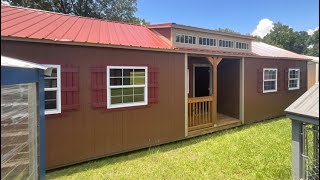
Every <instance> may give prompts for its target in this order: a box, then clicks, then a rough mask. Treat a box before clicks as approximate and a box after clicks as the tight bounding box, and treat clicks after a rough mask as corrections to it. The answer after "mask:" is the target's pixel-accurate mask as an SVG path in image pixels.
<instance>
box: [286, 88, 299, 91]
mask: <svg viewBox="0 0 320 180" xmlns="http://www.w3.org/2000/svg"><path fill="white" fill-rule="evenodd" d="M299 89H300V88H291V89H290V88H289V89H288V90H289V91H294V90H299Z"/></svg>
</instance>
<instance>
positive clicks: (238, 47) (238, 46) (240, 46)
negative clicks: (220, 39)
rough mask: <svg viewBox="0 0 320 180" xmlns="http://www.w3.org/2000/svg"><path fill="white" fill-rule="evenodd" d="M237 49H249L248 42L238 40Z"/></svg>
mask: <svg viewBox="0 0 320 180" xmlns="http://www.w3.org/2000/svg"><path fill="white" fill-rule="evenodd" d="M236 48H237V49H249V44H248V43H242V42H236Z"/></svg>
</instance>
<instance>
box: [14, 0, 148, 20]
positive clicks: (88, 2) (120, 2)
mask: <svg viewBox="0 0 320 180" xmlns="http://www.w3.org/2000/svg"><path fill="white" fill-rule="evenodd" d="M8 2H9V3H10V4H11V5H15V6H22V7H29V8H34V9H41V10H46V11H53V12H59V13H64V14H72V15H77V16H83V17H93V18H99V19H107V20H113V21H121V22H129V23H136V24H148V22H147V21H146V20H144V19H141V18H138V17H135V15H134V13H135V12H136V11H137V0H36V1H30V0H8Z"/></svg>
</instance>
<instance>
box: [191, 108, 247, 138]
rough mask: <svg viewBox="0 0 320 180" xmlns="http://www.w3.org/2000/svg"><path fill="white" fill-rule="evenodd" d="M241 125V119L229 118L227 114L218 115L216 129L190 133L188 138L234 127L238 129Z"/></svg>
mask: <svg viewBox="0 0 320 180" xmlns="http://www.w3.org/2000/svg"><path fill="white" fill-rule="evenodd" d="M240 125H241V121H240V120H239V119H236V118H233V117H230V116H227V115H225V114H221V113H218V123H217V126H215V127H213V126H212V127H207V128H203V129H199V130H195V131H189V132H188V136H187V138H190V137H194V136H199V135H204V134H207V133H212V132H216V131H220V130H225V129H229V128H233V127H237V126H240Z"/></svg>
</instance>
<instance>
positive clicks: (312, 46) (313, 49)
mask: <svg viewBox="0 0 320 180" xmlns="http://www.w3.org/2000/svg"><path fill="white" fill-rule="evenodd" d="M308 44H309V48H308V49H307V52H306V54H307V55H310V56H317V57H319V29H318V30H316V31H315V32H314V33H313V34H312V36H310V38H309V40H308Z"/></svg>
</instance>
